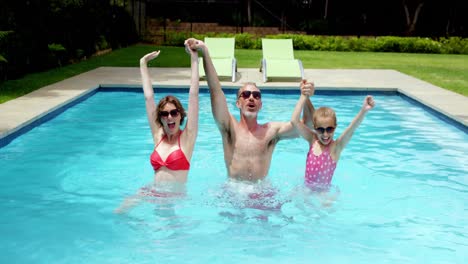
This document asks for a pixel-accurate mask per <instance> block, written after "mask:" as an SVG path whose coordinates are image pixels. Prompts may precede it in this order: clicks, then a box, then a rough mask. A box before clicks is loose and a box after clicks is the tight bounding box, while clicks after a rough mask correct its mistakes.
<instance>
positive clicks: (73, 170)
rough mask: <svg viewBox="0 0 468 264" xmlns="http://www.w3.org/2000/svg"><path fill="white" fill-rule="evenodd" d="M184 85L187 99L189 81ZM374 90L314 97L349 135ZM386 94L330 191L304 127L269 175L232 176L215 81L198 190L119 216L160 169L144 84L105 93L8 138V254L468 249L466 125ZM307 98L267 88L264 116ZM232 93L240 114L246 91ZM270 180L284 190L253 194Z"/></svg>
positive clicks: (4, 164)
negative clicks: (322, 183) (310, 160)
mask: <svg viewBox="0 0 468 264" xmlns="http://www.w3.org/2000/svg"><path fill="white" fill-rule="evenodd" d="M158 92H160V93H159V94H160V95H159V94H158V96H157V98H156V100H159V98H160V97H162V96H163V95H165V94H166V93H167V90H163V91H160V90H158ZM173 94H175V95H176V96H177V97H179V98H181V99H182V102H183V104H184V105H185V106H186V105H187V101H188V94H187V92H178V91H177V92H175V93H173ZM364 97H365V95H363V94H356V95H344V96H342V95H337V94H334V95H333V94H332V95H326V94H322V95H321V94H320V93H319V94H318V95H316V96H314V97H313V102H314V104H315V106H316V107H319V106H324V105H327V106H331V107H333V108H334V109H335V110H336V112H337V117H338V127H337V131H336V133H335V136H339V135H340V134H341V133H342V131H343V130H344V129H345V128H346V126H347V125H348V124H349V123H350V122H351V120H352V119H353V117H354V116H355V114H356V113H357V112H358V111H359V109H360V107H361V106H362V102H363V99H364ZM374 97H375V100H376V103H377V106H376V107H375V109H373V110H372V111H370V112H369V113H368V115H367V116H366V119H365V120H364V121H363V123H362V124H361V126H360V127H359V128H358V130H357V131H356V132H355V134H354V136H353V138H352V140H351V142H350V143H349V145H348V146H347V147H346V148H345V150H344V151H343V153H342V155H341V159H340V161H339V163H338V166H337V169H336V172H335V176H334V178H333V182H332V183H333V187H332V190H331V191H330V193H329V194H328V195H330V196H335V200H332V201H331V202H330V203H323V201H324V197H322V196H320V195H317V194H310V193H307V192H306V191H305V190H304V189H303V188H302V185H303V175H304V170H305V158H306V153H307V151H308V144H307V142H306V141H305V140H303V139H293V140H285V141H281V142H280V143H278V145H277V147H276V150H275V152H274V155H273V161H272V166H271V168H270V174H269V176H268V180H266V181H265V182H262V183H259V184H257V185H251V184H246V183H233V182H230V181H228V180H227V177H226V169H225V166H224V159H223V153H222V143H221V137H220V133H219V132H218V130H217V128H216V125H215V124H214V121H213V118H212V115H211V108H210V102H209V95H208V94H207V93H206V92H204V93H202V94H201V95H200V130H199V135H198V138H197V143H196V146H195V151H194V155H193V158H192V161H191V171H190V173H189V181H188V183H187V184H186V195H185V196H184V197H174V198H154V199H148V200H145V201H143V202H142V203H140V204H139V205H138V206H136V207H135V208H133V209H132V210H131V211H129V212H128V213H126V214H121V215H119V214H115V213H114V210H115V209H116V208H117V207H118V206H119V205H120V203H121V202H122V201H123V200H124V199H125V197H128V196H130V195H133V194H135V192H136V191H137V190H138V189H139V188H141V187H143V186H147V185H148V184H151V182H152V181H153V170H152V167H151V165H150V163H149V156H150V154H151V152H152V149H153V142H152V139H151V135H150V129H149V126H148V124H147V119H146V114H145V108H144V99H143V95H142V93H139V92H123V91H111V92H97V93H96V94H95V95H93V96H91V97H90V98H88V99H87V100H85V101H83V102H82V103H79V104H77V105H75V106H73V107H71V108H69V109H67V110H66V111H65V112H64V113H62V114H60V115H58V116H57V117H56V118H54V119H52V120H50V121H48V122H45V123H43V124H41V125H39V126H37V127H35V128H33V129H32V130H30V131H29V132H27V133H25V134H23V135H21V136H19V137H18V138H16V139H15V140H13V141H12V142H11V143H10V144H8V145H6V146H5V147H3V148H0V168H1V170H0V200H1V202H0V212H1V218H0V234H1V235H0V252H1V254H0V263H70V264H71V263H240V262H245V263H273V262H274V263H324V262H329V263H375V262H376V261H377V262H388V263H395V262H398V263H462V262H464V261H465V260H466V259H467V257H468V253H467V252H468V231H467V229H466V224H467V223H468V213H467V212H468V162H467V161H468V158H467V154H468V135H467V133H466V132H465V131H462V130H460V129H458V128H456V127H454V126H453V125H451V124H448V123H446V122H444V121H442V120H441V119H439V118H438V117H436V116H434V115H433V114H431V113H429V112H427V111H425V110H424V109H422V108H421V107H420V106H419V105H417V104H414V103H411V102H410V101H408V100H405V99H403V98H402V97H400V96H398V95H385V94H376V95H374ZM297 99H298V95H297V94H291V93H275V92H268V91H264V94H263V109H262V110H261V113H260V120H259V121H260V122H266V121H270V120H276V121H288V120H289V118H290V116H291V113H292V110H293V107H294V106H295V104H296V102H297ZM227 100H228V105H229V108H230V110H231V112H232V113H234V114H235V115H236V116H237V117H238V111H237V110H236V108H235V95H234V94H233V93H228V94H227ZM265 188H270V189H273V190H275V194H274V195H272V196H268V197H263V198H261V199H258V201H252V200H249V198H248V194H249V193H251V192H257V191H259V190H260V191H262V190H264V189H265ZM252 203H254V205H253V206H252Z"/></svg>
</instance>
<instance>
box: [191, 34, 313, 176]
mask: <svg viewBox="0 0 468 264" xmlns="http://www.w3.org/2000/svg"><path fill="white" fill-rule="evenodd" d="M187 43H188V47H189V48H191V49H192V50H200V51H201V53H202V56H203V67H204V69H205V73H206V77H207V82H208V86H209V88H210V95H211V108H212V112H213V117H214V119H215V121H216V124H217V126H218V128H219V130H220V132H221V136H222V138H223V148H224V161H225V163H226V168H227V171H228V175H229V177H231V178H234V179H237V180H248V181H258V180H262V179H264V178H265V177H266V176H267V175H268V170H269V168H270V163H271V158H272V155H273V150H274V149H275V146H276V144H277V143H278V142H279V141H280V140H282V139H288V138H295V137H298V136H299V134H298V132H297V131H296V130H295V129H294V127H293V125H292V123H291V122H289V121H288V122H268V123H266V124H258V123H257V116H258V112H259V111H260V109H261V108H262V97H261V92H260V89H259V88H258V87H257V86H256V85H255V83H246V84H244V85H243V86H242V87H240V89H239V91H238V92H237V102H236V105H237V107H238V108H239V111H240V120H239V121H237V120H236V119H235V118H234V116H233V115H231V113H229V110H228V106H227V103H226V97H225V95H224V92H223V90H222V89H221V84H220V82H219V79H218V74H217V73H216V70H215V68H214V66H213V62H212V60H211V57H210V54H209V51H208V47H207V46H206V45H205V43H203V41H200V40H197V39H193V38H191V39H188V40H187ZM301 89H305V90H307V91H308V92H309V93H311V94H313V91H314V84H313V83H307V82H306V81H305V80H303V81H302V82H301ZM313 111H314V108H313V106H312V103H311V102H310V101H308V104H307V105H306V107H304V120H307V125H309V126H311V122H312V121H311V120H312V114H313Z"/></svg>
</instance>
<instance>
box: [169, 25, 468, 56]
mask: <svg viewBox="0 0 468 264" xmlns="http://www.w3.org/2000/svg"><path fill="white" fill-rule="evenodd" d="M188 37H195V38H199V39H204V38H205V37H234V38H235V39H236V48H237V49H261V48H262V43H261V38H262V37H259V36H256V35H252V34H249V33H243V34H230V33H221V34H219V33H206V34H194V33H189V32H170V31H167V32H166V39H167V40H166V41H165V42H164V45H168V46H182V43H184V40H185V39H186V38H188ZM265 38H272V39H284V38H290V39H292V40H293V45H294V49H295V50H319V51H374V52H403V53H433V54H468V39H466V38H460V37H450V38H441V39H439V40H436V39H431V38H420V37H394V36H383V37H361V38H358V37H342V36H315V35H300V34H278V35H267V36H265Z"/></svg>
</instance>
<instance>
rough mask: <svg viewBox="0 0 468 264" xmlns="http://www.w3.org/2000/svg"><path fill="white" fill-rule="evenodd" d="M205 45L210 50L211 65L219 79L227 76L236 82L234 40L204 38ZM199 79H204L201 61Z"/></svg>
mask: <svg viewBox="0 0 468 264" xmlns="http://www.w3.org/2000/svg"><path fill="white" fill-rule="evenodd" d="M205 44H206V46H208V48H209V50H210V56H211V59H212V61H213V65H214V67H215V69H216V73H218V76H219V77H225V76H229V77H231V80H232V82H235V81H236V72H237V60H236V58H235V57H234V48H235V39H234V38H205ZM199 69H200V77H205V76H206V74H205V70H204V69H203V60H202V59H200V60H199Z"/></svg>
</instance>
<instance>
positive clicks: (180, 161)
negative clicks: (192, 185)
mask: <svg viewBox="0 0 468 264" xmlns="http://www.w3.org/2000/svg"><path fill="white" fill-rule="evenodd" d="M182 132H183V131H182ZM182 132H181V133H180V134H179V138H178V141H179V149H177V150H174V151H173V152H171V154H169V156H167V158H166V161H163V160H162V158H161V156H159V153H158V152H157V151H156V148H157V147H158V146H159V144H160V143H161V142H162V141H163V140H164V139H165V138H166V136H164V137H163V138H162V139H161V141H159V143H158V144H157V145H156V147H155V148H154V151H153V153H152V154H151V157H150V161H151V165H153V169H154V171H157V170H159V168H161V167H163V166H166V167H167V168H168V169H170V170H188V169H190V162H189V161H188V160H187V158H186V157H185V154H184V152H183V151H182V149H181V148H180V135H181V134H182Z"/></svg>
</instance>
